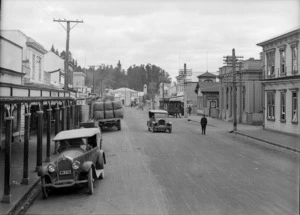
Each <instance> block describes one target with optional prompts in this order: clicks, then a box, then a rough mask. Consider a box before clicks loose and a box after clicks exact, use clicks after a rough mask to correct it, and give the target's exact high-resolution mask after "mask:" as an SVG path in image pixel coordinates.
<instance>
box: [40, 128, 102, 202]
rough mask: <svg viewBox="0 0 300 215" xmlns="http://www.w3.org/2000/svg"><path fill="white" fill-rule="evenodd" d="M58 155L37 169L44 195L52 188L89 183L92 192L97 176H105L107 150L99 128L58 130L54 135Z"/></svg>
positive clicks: (46, 195) (45, 196)
mask: <svg viewBox="0 0 300 215" xmlns="http://www.w3.org/2000/svg"><path fill="white" fill-rule="evenodd" d="M53 141H55V144H57V146H58V150H57V152H58V155H57V157H56V158H55V160H54V161H53V162H50V163H49V164H48V165H46V166H43V167H42V168H40V169H38V171H37V172H38V175H39V176H40V177H41V188H42V194H43V197H44V198H45V199H46V198H47V197H48V193H49V191H50V190H51V189H52V188H62V187H70V186H75V185H78V186H81V187H83V186H84V185H87V187H88V192H89V194H93V191H94V188H93V182H94V179H103V178H104V164H105V163H106V160H105V153H104V151H103V150H102V145H101V141H102V135H101V130H100V129H99V128H80V129H73V130H66V131H61V132H59V133H58V134H57V135H56V136H55V137H54V138H53Z"/></svg>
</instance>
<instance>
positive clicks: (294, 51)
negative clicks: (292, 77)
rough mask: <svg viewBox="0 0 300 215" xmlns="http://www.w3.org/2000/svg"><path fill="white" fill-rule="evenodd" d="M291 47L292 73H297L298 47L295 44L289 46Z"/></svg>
mask: <svg viewBox="0 0 300 215" xmlns="http://www.w3.org/2000/svg"><path fill="white" fill-rule="evenodd" d="M291 49H292V74H297V73H298V61H297V58H298V49H297V45H296V44H294V45H292V46H291Z"/></svg>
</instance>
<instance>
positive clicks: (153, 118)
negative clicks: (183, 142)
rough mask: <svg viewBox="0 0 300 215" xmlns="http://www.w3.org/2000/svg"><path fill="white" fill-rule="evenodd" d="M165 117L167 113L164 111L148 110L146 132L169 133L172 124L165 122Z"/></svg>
mask: <svg viewBox="0 0 300 215" xmlns="http://www.w3.org/2000/svg"><path fill="white" fill-rule="evenodd" d="M167 116H168V112H167V111H165V110H149V120H148V121H147V126H148V131H152V132H154V131H168V132H169V133H171V132H172V122H168V121H167V119H166V118H167Z"/></svg>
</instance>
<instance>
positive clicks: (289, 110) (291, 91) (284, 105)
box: [257, 29, 300, 134]
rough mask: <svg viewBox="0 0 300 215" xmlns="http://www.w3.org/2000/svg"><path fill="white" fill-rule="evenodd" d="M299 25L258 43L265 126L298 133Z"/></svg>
mask: <svg viewBox="0 0 300 215" xmlns="http://www.w3.org/2000/svg"><path fill="white" fill-rule="evenodd" d="M299 40H300V29H296V30H293V31H290V32H288V33H284V34H282V35H280V36H277V37H274V38H271V39H269V40H266V41H264V42H261V43H258V44H257V45H258V46H261V47H262V49H263V59H264V60H263V65H264V66H263V78H262V84H263V88H264V108H265V109H264V110H265V111H264V126H265V128H266V129H272V130H277V131H283V132H288V133H293V134H299V131H300V126H299V106H300V102H299V100H300V99H299V88H300V72H299V70H300V66H299V61H300V57H299Z"/></svg>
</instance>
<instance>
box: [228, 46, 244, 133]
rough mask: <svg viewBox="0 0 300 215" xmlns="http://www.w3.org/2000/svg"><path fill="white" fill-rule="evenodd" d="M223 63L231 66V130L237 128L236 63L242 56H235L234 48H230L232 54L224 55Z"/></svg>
mask: <svg viewBox="0 0 300 215" xmlns="http://www.w3.org/2000/svg"><path fill="white" fill-rule="evenodd" d="M224 58H225V63H227V66H232V91H233V93H232V110H233V111H232V112H233V131H236V130H237V122H236V121H237V120H236V119H237V110H236V106H237V102H236V100H237V97H236V68H235V67H236V64H237V63H238V59H239V58H243V57H241V56H235V49H232V56H226V57H224Z"/></svg>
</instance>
